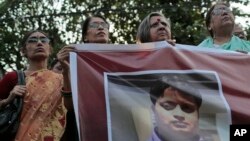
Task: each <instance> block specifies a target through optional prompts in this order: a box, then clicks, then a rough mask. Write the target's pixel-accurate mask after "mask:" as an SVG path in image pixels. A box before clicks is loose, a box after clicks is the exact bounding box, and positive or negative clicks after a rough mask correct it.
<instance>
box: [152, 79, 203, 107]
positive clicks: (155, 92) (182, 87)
mask: <svg viewBox="0 0 250 141" xmlns="http://www.w3.org/2000/svg"><path fill="white" fill-rule="evenodd" d="M170 83H171V84H167V83H166V82H163V81H162V80H158V81H157V82H155V83H154V84H153V86H152V87H151V88H150V99H151V101H152V103H153V104H154V105H155V103H156V101H157V99H158V98H160V97H162V96H163V94H164V91H165V89H167V88H169V87H172V88H174V89H176V90H178V91H179V92H181V93H182V94H183V95H186V96H190V97H193V98H194V100H195V102H196V104H197V106H198V108H200V106H201V103H202V98H201V95H200V93H199V91H198V90H197V89H196V88H194V87H193V86H192V85H190V84H188V83H187V82H170Z"/></svg>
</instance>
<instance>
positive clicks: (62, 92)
mask: <svg viewBox="0 0 250 141" xmlns="http://www.w3.org/2000/svg"><path fill="white" fill-rule="evenodd" d="M61 94H62V96H63V97H72V92H71V91H69V90H64V89H62V90H61Z"/></svg>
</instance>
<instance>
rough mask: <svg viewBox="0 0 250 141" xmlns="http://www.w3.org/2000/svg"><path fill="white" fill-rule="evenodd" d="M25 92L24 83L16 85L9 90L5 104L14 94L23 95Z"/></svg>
mask: <svg viewBox="0 0 250 141" xmlns="http://www.w3.org/2000/svg"><path fill="white" fill-rule="evenodd" d="M26 92H27V90H26V86H25V85H16V86H15V87H14V88H13V89H12V90H11V91H10V95H9V96H8V98H7V99H6V100H5V105H7V104H9V103H10V102H11V101H12V100H13V99H14V98H15V97H16V96H21V97H23V96H24V95H25V93H26Z"/></svg>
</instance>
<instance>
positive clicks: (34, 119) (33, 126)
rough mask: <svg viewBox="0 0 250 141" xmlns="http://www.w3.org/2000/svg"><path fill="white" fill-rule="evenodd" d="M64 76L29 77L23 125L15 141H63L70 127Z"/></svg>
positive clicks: (44, 73)
mask: <svg viewBox="0 0 250 141" xmlns="http://www.w3.org/2000/svg"><path fill="white" fill-rule="evenodd" d="M62 83H63V78H62V75H60V74H57V73H54V72H52V71H50V70H40V71H36V72H34V73H32V74H31V75H29V76H27V77H26V87H27V94H26V95H25V97H24V105H23V111H22V115H21V122H20V126H19V129H18V133H17V135H16V138H15V140H18V141H59V140H60V139H61V137H62V135H63V132H64V130H65V125H66V123H65V122H66V112H67V111H66V109H65V107H64V104H63V99H62V96H61V92H60V90H61V88H62Z"/></svg>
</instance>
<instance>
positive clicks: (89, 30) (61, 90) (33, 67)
mask: <svg viewBox="0 0 250 141" xmlns="http://www.w3.org/2000/svg"><path fill="white" fill-rule="evenodd" d="M206 27H207V30H208V32H209V34H210V37H208V38H207V39H205V40H204V41H202V42H201V43H200V44H199V45H198V47H203V48H221V49H224V50H233V51H239V52H246V53H247V52H250V42H249V41H247V40H246V34H245V33H244V31H242V29H241V30H240V26H237V25H236V24H235V17H234V15H233V13H232V11H231V10H230V8H229V6H228V5H227V4H224V3H217V4H215V5H213V6H212V7H211V8H210V10H209V11H208V13H207V16H206ZM136 41H137V43H146V42H155V41H167V42H168V43H170V44H171V45H173V46H174V45H175V44H176V41H175V40H174V39H172V34H171V24H170V21H169V20H168V19H167V18H166V17H165V16H164V15H163V14H162V13H160V12H152V13H150V14H149V15H148V16H146V17H145V18H144V19H143V20H142V22H141V24H140V25H139V27H138V30H137V35H136ZM82 42H84V43H101V44H107V43H109V23H108V22H107V21H106V19H105V18H104V17H102V16H100V15H93V16H91V17H88V18H87V19H86V20H85V21H84V22H83V24H82ZM20 44H21V46H20V51H21V53H22V55H23V57H25V58H27V60H28V61H27V62H28V64H27V66H28V67H27V68H26V70H24V73H25V78H26V85H17V73H16V72H15V71H13V72H9V73H7V74H5V75H4V76H3V78H2V79H1V80H0V108H2V107H4V106H6V105H7V104H8V103H10V102H11V101H12V100H13V99H14V97H23V99H24V105H23V111H22V114H21V121H20V127H19V129H18V132H17V134H16V136H15V137H13V138H12V140H19V141H31V140H32V141H33V140H34V141H51V140H53V141H59V140H65V141H67V140H78V134H77V129H76V124H75V118H74V116H75V115H74V110H73V102H72V97H71V84H70V71H69V52H74V51H75V48H74V47H72V46H69V45H66V46H64V47H63V48H62V49H61V50H60V51H59V52H58V53H57V58H56V59H55V60H54V61H53V63H52V64H51V65H50V67H48V66H49V64H48V59H49V57H50V55H51V53H52V50H53V49H52V46H51V45H50V39H49V36H48V35H47V34H46V33H45V32H43V31H39V30H34V31H30V32H28V33H27V34H25V35H24V37H23V40H22V41H21V42H20ZM166 89H168V91H169V93H172V92H171V91H175V88H166ZM178 94H179V93H178ZM157 106H158V107H161V104H158V103H157ZM196 110H198V107H196ZM196 112H197V111H196ZM162 141H163V140H162Z"/></svg>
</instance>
